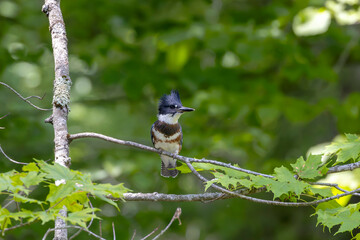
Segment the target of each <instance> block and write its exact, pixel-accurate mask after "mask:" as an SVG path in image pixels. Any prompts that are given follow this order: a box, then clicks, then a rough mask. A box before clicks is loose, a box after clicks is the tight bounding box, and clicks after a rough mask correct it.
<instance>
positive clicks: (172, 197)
mask: <svg viewBox="0 0 360 240" xmlns="http://www.w3.org/2000/svg"><path fill="white" fill-rule="evenodd" d="M79 138H99V139H102V140H105V141H108V142H112V143H116V144H120V145H125V146H131V147H136V148H140V149H143V150H147V151H150V152H155V153H159V154H163V155H166V156H169V157H172V158H174V159H178V160H180V161H182V162H184V163H185V164H186V165H187V166H188V167H189V169H190V170H191V172H192V173H193V174H194V175H195V176H197V177H198V178H199V179H200V180H201V181H202V182H204V183H205V182H207V181H208V179H206V178H204V177H203V176H201V175H200V174H199V173H198V172H197V171H196V170H195V168H194V167H193V166H192V165H191V162H204V163H211V164H216V165H219V166H225V165H224V163H221V162H218V161H215V160H207V159H194V158H189V157H184V156H181V155H177V154H174V153H169V152H166V151H162V150H159V149H156V148H153V147H149V146H146V145H143V144H140V143H136V142H132V141H124V140H121V139H117V138H113V137H109V136H105V135H102V134H98V133H91V132H85V133H77V134H71V135H69V137H68V139H69V142H71V141H72V140H74V139H79ZM345 166H346V167H345ZM226 167H229V168H232V169H234V170H237V171H241V172H245V173H248V174H254V175H260V176H264V177H269V178H273V176H271V175H267V174H262V173H257V172H253V171H250V170H246V169H242V168H238V167H235V166H232V165H231V164H226ZM339 167H340V166H335V167H332V168H329V171H330V172H338V171H346V170H345V169H348V168H350V169H351V170H352V169H354V168H358V167H360V162H358V163H355V164H347V165H343V167H342V168H339ZM211 187H213V188H215V189H216V190H218V191H220V192H222V193H223V194H225V195H224V197H225V196H226V195H230V196H233V197H238V198H242V199H246V200H249V201H253V202H257V203H264V204H270V205H277V206H292V207H300V206H311V205H315V204H319V203H322V202H326V201H330V200H333V199H338V198H340V197H343V196H347V195H351V194H354V193H357V192H359V191H360V189H355V190H354V191H349V192H345V193H343V194H338V195H335V196H332V197H329V198H324V199H321V200H317V201H312V202H298V203H294V202H280V201H271V200H264V199H258V198H253V197H249V196H246V195H243V194H241V193H237V192H233V191H230V190H227V189H225V188H222V187H220V186H217V185H215V184H212V185H211ZM133 194H136V193H133ZM218 194H219V193H218ZM160 196H161V198H162V199H164V201H190V200H189V199H196V198H192V196H189V195H182V197H179V196H180V195H168V194H166V195H159V193H153V195H144V194H140V193H139V195H127V197H128V200H130V199H131V198H132V199H133V201H144V200H145V201H159V197H160ZM205 196H206V197H209V198H210V200H213V199H216V197H215V195H212V196H211V197H210V196H209V195H202V196H199V195H198V196H197V197H198V200H194V201H201V200H200V199H199V197H205ZM219 196H220V195H217V197H219ZM165 199H166V200H165Z"/></svg>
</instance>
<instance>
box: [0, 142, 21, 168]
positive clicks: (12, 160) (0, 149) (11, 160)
mask: <svg viewBox="0 0 360 240" xmlns="http://www.w3.org/2000/svg"><path fill="white" fill-rule="evenodd" d="M0 151H1V152H2V154H3V155H4V156H5V157H6V158H7V159H8V160H9V161H10V162H13V163H16V164H23V165H27V163H23V162H18V161H15V160H14V159H11V158H10V157H9V156H8V155H6V153H5V152H4V150H3V149H2V147H1V144H0Z"/></svg>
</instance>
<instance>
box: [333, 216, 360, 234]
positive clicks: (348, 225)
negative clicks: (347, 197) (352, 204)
mask: <svg viewBox="0 0 360 240" xmlns="http://www.w3.org/2000/svg"><path fill="white" fill-rule="evenodd" d="M338 217H339V218H340V219H342V222H341V226H340V228H339V230H338V231H337V233H341V232H347V231H352V230H353V229H355V228H358V227H359V226H360V213H359V212H358V211H357V212H354V213H350V211H349V212H342V213H340V214H339V215H338Z"/></svg>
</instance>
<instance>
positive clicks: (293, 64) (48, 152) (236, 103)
mask: <svg viewBox="0 0 360 240" xmlns="http://www.w3.org/2000/svg"><path fill="white" fill-rule="evenodd" d="M326 2H330V1H326ZM336 2H337V3H339V2H340V1H336ZM342 2H344V4H345V6H346V7H345V8H344V9H345V10H346V9H349V10H351V9H353V8H356V6H357V5H354V6H349V5H348V4H347V3H345V1H342ZM42 4H43V1H42V0H34V1H28V0H2V1H0V25H1V27H0V46H1V47H0V80H1V81H3V82H6V83H8V84H10V85H11V86H12V87H14V88H15V89H17V90H18V91H19V92H21V93H22V94H23V95H24V96H32V95H39V96H43V95H44V94H45V93H46V95H45V97H44V99H43V100H42V101H39V100H37V99H30V100H31V101H32V102H34V103H36V104H38V105H40V106H42V107H44V108H45V107H46V108H49V107H50V106H51V102H52V99H51V96H52V87H53V80H54V79H53V78H54V77H53V76H54V73H53V72H54V69H53V64H52V62H53V56H52V54H51V52H52V47H51V42H50V37H49V26H48V21H47V19H46V16H45V15H44V14H42V13H41V6H42ZM61 6H62V11H63V16H64V18H65V24H66V27H67V34H68V36H67V37H68V40H69V53H70V71H71V74H70V76H71V79H72V81H73V87H72V93H71V103H70V107H71V112H70V114H69V132H70V133H75V132H81V131H94V132H99V133H103V134H106V135H111V136H114V137H118V138H121V139H125V140H133V141H137V142H140V143H144V144H147V145H150V144H151V142H150V137H149V129H150V127H151V124H152V123H153V122H154V120H155V118H156V109H157V106H156V105H157V101H158V99H159V97H161V95H162V94H164V93H168V92H170V90H171V89H178V90H179V92H180V95H181V98H182V102H183V104H184V105H185V106H188V107H194V108H196V111H195V112H194V113H191V114H190V113H189V114H188V115H185V116H183V117H182V118H181V119H180V122H181V125H182V128H183V131H184V144H183V148H182V152H181V154H182V155H184V156H194V157H197V158H203V157H205V158H209V159H217V160H219V161H223V162H230V163H233V164H237V165H238V166H241V167H242V168H246V169H251V170H254V171H258V172H263V173H271V172H273V170H274V168H275V167H279V166H285V167H286V168H287V169H288V170H289V171H290V172H293V173H297V174H301V173H298V172H299V171H295V170H294V169H293V168H292V167H291V165H290V163H292V164H295V159H297V157H298V156H301V155H305V153H306V151H307V150H308V149H309V148H310V147H312V146H314V145H318V144H323V143H326V142H330V141H332V139H333V138H334V137H335V136H336V135H338V133H343V132H346V133H354V134H355V133H357V134H359V132H360V125H359V116H360V111H359V104H358V103H359V102H360V94H359V91H360V85H359V81H357V80H356V79H357V78H358V77H357V76H358V68H359V60H360V55H359V50H360V48H359V46H358V45H357V42H358V40H357V39H359V31H358V29H357V28H358V26H357V25H341V24H340V22H338V21H337V20H336V18H335V21H331V23H330V24H329V25H328V28H327V30H326V32H324V33H323V34H318V35H314V36H309V37H305V36H300V37H299V36H297V35H296V34H295V33H296V32H295V33H294V32H293V25H294V18H295V17H296V16H297V15H301V11H302V10H303V9H306V8H307V7H313V8H315V9H318V10H321V9H323V8H326V9H325V10H327V11H330V14H331V18H332V19H333V18H334V17H335V15H334V13H333V11H332V10H331V9H330V8H329V6H328V3H327V4H326V3H325V4H324V1H303V0H296V1H280V0H275V1H218V0H214V1H205V0H193V1H177V0H174V1H155V0H149V1H134V0H131V1H130V0H124V1H100V0H93V1H85V0H77V1H61ZM84 6H86V10H84ZM299 13H300V14H299ZM300 20H302V19H300ZM0 102H1V103H2V107H1V109H0V117H2V116H4V115H6V114H8V113H10V115H8V116H7V117H6V118H3V119H0V127H4V129H0V141H1V146H2V147H3V148H4V150H5V152H6V153H7V154H8V155H9V156H11V157H12V158H13V159H16V160H20V159H21V160H24V159H32V158H33V157H36V158H39V159H53V158H54V156H53V148H54V147H53V142H52V141H51V139H50V138H51V136H53V130H52V128H51V127H50V126H48V125H46V124H44V123H43V119H45V118H47V117H49V115H50V113H49V112H38V111H36V110H33V109H32V108H30V107H29V106H28V105H26V104H23V103H22V102H21V100H19V99H18V98H17V97H16V96H15V95H14V94H13V93H11V92H9V91H8V89H6V88H4V87H3V86H0ZM70 154H71V159H72V165H71V169H75V170H79V171H81V172H83V173H89V174H91V177H92V180H93V181H96V182H99V183H109V182H110V183H114V184H117V183H122V182H126V184H127V185H128V186H131V188H132V189H136V191H138V192H161V193H173V194H174V193H178V194H188V193H198V192H202V188H203V186H202V185H201V184H199V183H198V181H197V179H195V178H194V177H193V176H191V175H190V174H181V176H179V178H177V179H174V181H172V180H166V179H162V178H161V177H160V176H159V168H160V160H159V157H158V156H157V155H152V154H150V155H149V153H145V152H141V151H134V150H133V149H129V148H124V147H121V148H119V147H117V146H115V145H109V144H108V143H102V142H98V141H96V140H84V141H74V142H73V143H72V144H71V148H70ZM330 157H331V155H330ZM304 159H307V160H308V157H304ZM307 160H306V161H307ZM330 160H331V161H334V159H330ZM304 161H305V160H304ZM341 164H342V163H339V165H341ZM299 166H301V164H300V162H299ZM299 166H298V167H299ZM330 166H331V165H329V166H328V167H330ZM14 168H15V169H17V170H18V171H19V168H20V167H19V166H14V164H12V163H11V162H9V161H7V160H6V159H5V158H3V157H2V158H1V161H0V169H1V171H2V172H7V171H10V170H11V169H14ZM310 169H311V168H310ZM310 169H301V171H303V172H306V174H307V172H308V170H310ZM219 172H221V170H219ZM221 173H224V172H221ZM312 174H316V172H313V173H312ZM30 177H31V176H29V178H30ZM341 178H342V179H347V178H345V177H344V176H342V177H341ZM240 180H241V181H242V183H243V184H244V185H245V186H246V184H249V186H250V184H252V182H248V181H250V180H248V179H240ZM247 180H248V181H247ZM305 180H306V178H305ZM311 181H312V180H311ZM349 184H352V181H350V182H349ZM313 190H314V191H315V189H313ZM320 190H321V189H320V188H319V189H318V191H320ZM348 190H349V189H348ZM208 191H210V189H209V190H208ZM35 193H38V196H39V198H36V199H37V200H39V201H45V202H46V196H47V195H48V191H42V190H41V189H40V188H37V189H36V192H35ZM320 194H321V193H320ZM288 195H289V196H290V195H291V194H288ZM260 196H263V195H260ZM265 196H267V195H266V194H265ZM29 197H30V198H32V199H34V197H31V195H30V196H29ZM272 197H273V195H271V196H270V197H269V198H270V199H271V198H272ZM297 199H298V198H296V200H297ZM1 200H3V199H1ZM294 200H295V199H294ZM352 201H355V200H354V199H353V200H352ZM93 202H94V204H95V205H96V206H97V207H98V208H99V209H102V211H101V212H99V213H98V215H99V216H100V217H103V219H104V220H103V221H102V228H103V233H104V237H105V238H110V237H112V236H111V233H112V226H111V223H112V222H114V224H115V226H121V227H118V228H117V229H116V233H117V234H118V236H121V238H124V239H130V238H131V236H132V234H133V232H134V230H135V229H136V231H137V234H138V235H142V236H145V235H146V234H147V233H149V232H151V231H152V230H153V229H154V228H155V227H157V226H159V225H162V226H164V225H166V224H167V223H168V219H169V218H170V217H171V216H172V214H173V212H174V210H175V209H176V207H181V208H182V209H183V214H182V222H183V225H182V226H181V227H171V228H170V229H169V231H168V233H169V235H171V237H172V238H173V239H176V238H181V239H183V238H187V239H240V238H241V239H295V240H297V239H302V240H303V239H305V240H306V239H311V240H315V239H316V240H317V239H329V238H333V239H349V238H350V236H349V234H346V233H339V234H337V235H336V236H333V235H332V234H329V233H327V232H325V233H324V232H322V229H321V228H314V225H315V222H316V219H315V218H308V216H309V215H310V214H311V213H312V212H311V211H312V209H311V208H294V209H291V211H290V210H289V209H288V208H279V207H272V206H263V205H259V204H253V203H251V202H248V201H242V200H240V201H239V200H226V201H216V202H211V203H208V204H207V205H203V204H199V203H159V202H155V203H138V202H131V203H127V204H125V205H124V206H123V207H122V208H121V210H122V211H121V213H120V214H115V213H114V211H112V210H109V204H107V203H106V202H103V201H98V199H95V200H93ZM105 203H106V204H105ZM0 204H1V205H2V206H4V203H3V202H1V203H0ZM26 204H31V206H38V204H36V203H26ZM39 210H40V209H39ZM259 216H260V217H259ZM304 219H307V220H306V221H304ZM229 222H236V223H237V224H236V226H235V224H234V225H230V224H228V223H229ZM152 223H153V224H152ZM50 226H51V227H53V226H52V225H50ZM48 227H49V226H46V225H44V226H42V225H41V224H37V223H35V224H33V225H32V231H31V232H29V231H24V230H22V229H21V230H20V229H19V230H16V229H15V230H13V231H11V232H8V233H7V234H8V236H7V237H9V239H10V238H13V239H25V238H26V239H39V238H41V236H42V234H43V233H44V232H46V229H47V228H48ZM259 229H262V231H259ZM107 233H109V234H108V235H106V234H107ZM78 238H79V239H88V236H87V234H83V235H81V234H80V235H79V236H78Z"/></svg>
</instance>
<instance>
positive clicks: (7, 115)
mask: <svg viewBox="0 0 360 240" xmlns="http://www.w3.org/2000/svg"><path fill="white" fill-rule="evenodd" d="M9 114H10V113H8V114H5V115H4V116H2V117H0V120H1V119H3V118H6V117H7V116H9Z"/></svg>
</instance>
